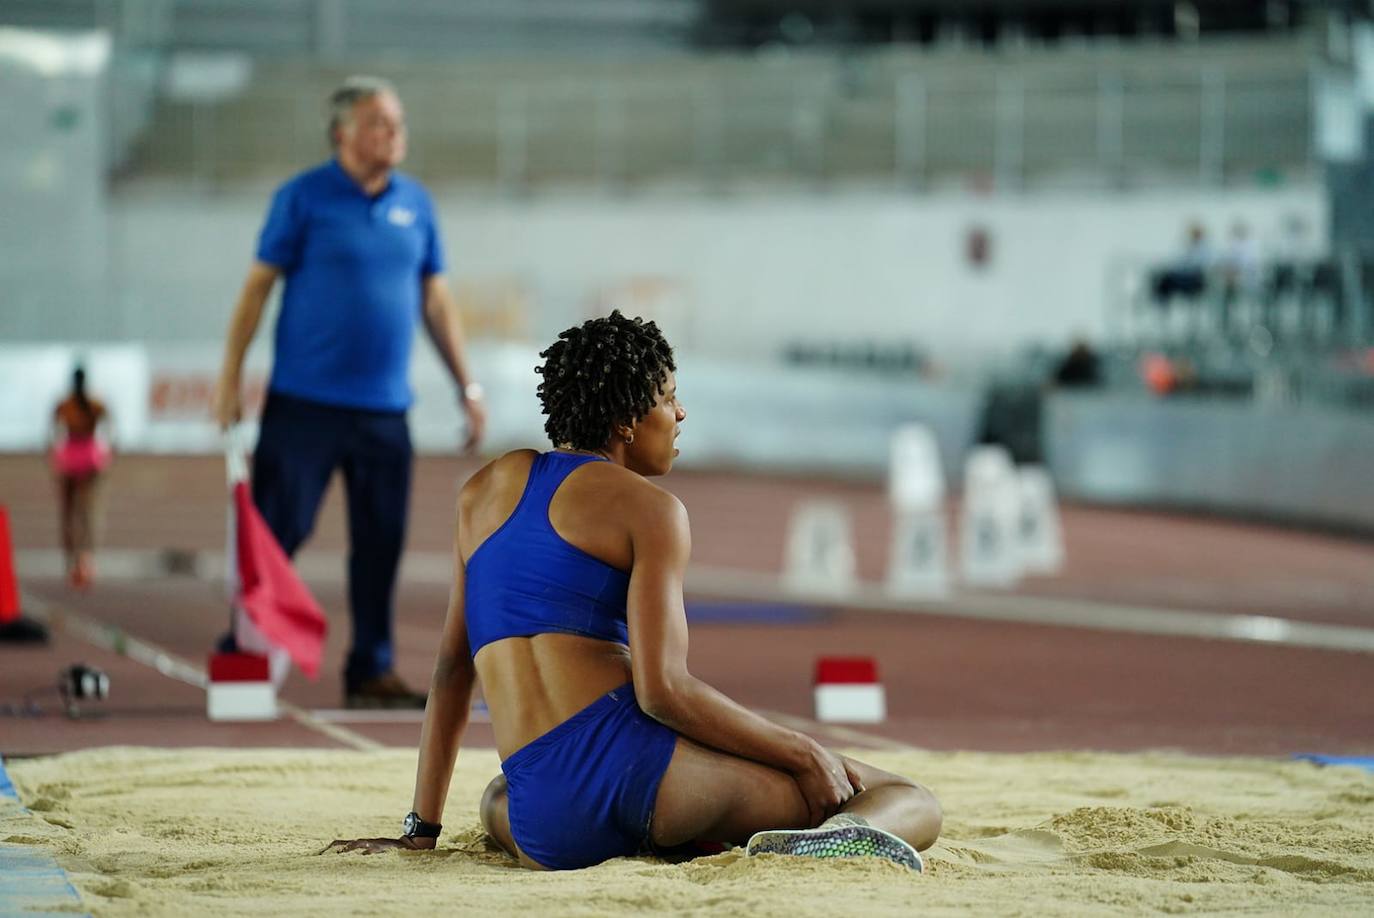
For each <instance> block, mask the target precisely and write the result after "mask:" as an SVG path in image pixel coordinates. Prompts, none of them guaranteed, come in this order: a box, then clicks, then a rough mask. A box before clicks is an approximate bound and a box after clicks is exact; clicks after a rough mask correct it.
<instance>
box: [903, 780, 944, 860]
mask: <svg viewBox="0 0 1374 918" xmlns="http://www.w3.org/2000/svg"><path fill="white" fill-rule="evenodd" d="M911 786H912V788H913V790H915V791H916V793H917V794H919V795H920V801H921V809H922V811H923V813H922V815H923V818H922V820H921V831H920V833H919V837H918V838H917V839H916V849H917V850H918V851H924V850H925V849H927V848H929V847H930V846H931V845H933V844H935V840H936V839H937V838H939V837H940V831H941V830H942V829H943V828H944V825H945V811H944V808H943V807H941V806H940V800H939V798H938V797H936V796H935V794H934V792H933V791H931V789H930V788H928V787H926V786H925V785H924V784H917V783H915V782H912V785H911Z"/></svg>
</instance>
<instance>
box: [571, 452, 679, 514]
mask: <svg viewBox="0 0 1374 918" xmlns="http://www.w3.org/2000/svg"><path fill="white" fill-rule="evenodd" d="M588 471H589V472H591V473H592V475H595V476H596V480H597V484H598V486H599V488H600V489H604V490H605V491H606V492H607V493H606V497H607V503H608V505H609V506H614V507H615V509H616V511H617V512H618V513H619V514H621V515H622V516H624V518H625V519H626V520H627V521H628V522H630V523H639V524H642V525H663V524H664V523H665V522H669V523H671V522H675V521H677V520H679V519H680V520H682V521H684V522H685V521H686V518H687V508H686V507H684V506H683V504H682V501H681V500H679V499H678V497H677V495H676V494H674V493H672V492H671V491H669V490H668V489H666V488H664V487H662V486H661V485H659V484H657V483H656V482H654V481H651V480H650V479H648V478H645V477H644V476H643V475H640V474H639V473H638V472H632V471H630V470H629V469H627V468H625V467H624V466H621V465H616V464H615V463H614V462H596V463H592V467H591V468H589V469H588ZM589 477H590V476H589Z"/></svg>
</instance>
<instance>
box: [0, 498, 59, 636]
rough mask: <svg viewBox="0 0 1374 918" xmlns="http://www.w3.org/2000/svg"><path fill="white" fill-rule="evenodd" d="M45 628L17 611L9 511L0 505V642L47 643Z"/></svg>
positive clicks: (17, 596)
mask: <svg viewBox="0 0 1374 918" xmlns="http://www.w3.org/2000/svg"><path fill="white" fill-rule="evenodd" d="M47 640H48V629H47V628H45V627H43V626H42V625H41V624H39V623H38V622H36V621H34V620H32V619H29V618H25V617H24V616H23V615H21V614H20V612H19V581H18V579H17V578H16V577H15V575H14V543H13V542H11V541H10V514H9V511H8V510H7V509H6V508H5V507H4V505H0V643H7V644H18V643H46V642H47Z"/></svg>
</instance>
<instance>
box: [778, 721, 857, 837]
mask: <svg viewBox="0 0 1374 918" xmlns="http://www.w3.org/2000/svg"><path fill="white" fill-rule="evenodd" d="M792 778H793V779H794V780H795V781H796V782H797V787H799V788H800V789H801V792H802V796H803V797H805V798H806V806H807V808H808V809H809V810H810V811H811V825H813V826H818V825H820V824H821V823H822V822H824V821H825V820H827V819H829V818H830V817H831V816H834V815H835V814H836V813H837V812H839V809H840V807H841V806H843V805H844V804H845V803H846V802H847V801H848V800H849V798H850V797H853V796H854V795H855V794H857V793H860V792H862V791H863V789H864V786H863V781H862V780H861V779H860V778H859V776H858V775H857V774H856V773H855V772H854V770H853V769H852V768H851V767H850V765H849V762H848V761H847V760H846V759H845V758H844V757H843V756H840V755H836V754H835V753H833V752H831V751H830V750H829V749H826V748H825V747H824V746H822V745H821V744H820V743H818V742H816V741H815V740H812V741H811V749H810V757H809V759H808V760H807V763H806V765H805V766H803V767H802V768H800V769H798V770H797V771H794V772H793V773H792Z"/></svg>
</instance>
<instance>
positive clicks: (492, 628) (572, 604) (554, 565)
mask: <svg viewBox="0 0 1374 918" xmlns="http://www.w3.org/2000/svg"><path fill="white" fill-rule="evenodd" d="M604 461H606V460H604V459H600V458H599V457H597V456H578V455H573V454H570V453H558V452H549V453H541V454H540V455H539V456H537V457H535V460H534V463H533V464H532V465H531V466H530V477H529V480H528V481H526V482H525V492H524V493H523V494H521V495H520V503H518V504H516V505H515V510H514V511H513V512H512V513H511V515H510V516H509V517H508V518H507V519H506V521H505V522H504V523H502V524H501V526H500V528H498V529H497V530H496V531H495V532H493V533H492V534H491V535H490V536H489V537H488V538H487V540H486V541H485V542H483V543H482V544H481V545H479V546H477V550H476V551H474V552H473V553H472V557H470V558H468V563H467V592H466V593H465V594H464V602H465V605H466V608H467V623H468V646H469V647H470V648H471V650H472V655H473V656H476V655H477V651H479V650H481V649H482V648H483V647H485V646H486V645H487V644H490V643H491V642H492V641H499V640H501V639H502V638H508V637H529V636H531V635H535V634H544V633H546V632H550V631H561V632H567V633H570V634H583V635H586V636H587V637H594V638H600V639H602V640H604V641H616V642H618V643H621V644H628V643H629V630H628V628H627V626H626V624H625V597H626V595H627V593H628V592H629V587H630V575H629V574H626V573H625V572H624V571H620V570H617V569H615V568H614V567H611V566H610V565H609V564H607V563H606V562H604V561H602V560H600V559H598V558H593V557H592V556H591V555H589V554H587V553H586V552H585V551H583V550H582V549H580V548H578V547H576V546H575V545H572V544H570V543H569V542H567V541H565V540H564V539H563V537H562V536H560V535H559V534H558V533H557V532H555V531H554V529H553V524H552V523H550V522H549V501H551V500H552V499H553V495H554V492H555V491H557V490H558V486H559V485H561V484H562V483H563V480H564V479H565V478H567V477H568V475H570V474H572V472H573V471H574V470H576V469H578V468H580V467H582V466H583V465H585V464H586V463H588V462H604Z"/></svg>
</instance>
